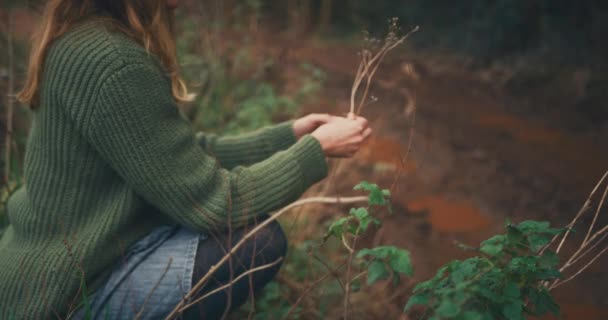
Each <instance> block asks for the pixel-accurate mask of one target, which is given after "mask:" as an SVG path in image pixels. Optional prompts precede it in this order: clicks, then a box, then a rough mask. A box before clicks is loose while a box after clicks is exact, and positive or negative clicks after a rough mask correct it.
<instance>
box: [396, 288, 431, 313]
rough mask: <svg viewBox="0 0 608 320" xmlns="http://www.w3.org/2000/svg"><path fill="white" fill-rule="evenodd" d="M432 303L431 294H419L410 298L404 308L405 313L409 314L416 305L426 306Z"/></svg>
mask: <svg viewBox="0 0 608 320" xmlns="http://www.w3.org/2000/svg"><path fill="white" fill-rule="evenodd" d="M430 301H431V294H430V293H428V292H421V293H417V294H415V295H413V296H411V297H410V299H409V300H408V301H407V304H406V305H405V307H404V308H403V312H408V311H409V310H410V309H411V308H412V307H413V306H415V305H426V304H428V303H429V302H430Z"/></svg>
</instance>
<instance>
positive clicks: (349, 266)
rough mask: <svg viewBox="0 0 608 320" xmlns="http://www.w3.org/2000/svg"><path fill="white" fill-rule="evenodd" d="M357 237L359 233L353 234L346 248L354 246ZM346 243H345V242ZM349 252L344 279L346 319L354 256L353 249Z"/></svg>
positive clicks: (345, 316)
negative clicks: (349, 244) (350, 242)
mask: <svg viewBox="0 0 608 320" xmlns="http://www.w3.org/2000/svg"><path fill="white" fill-rule="evenodd" d="M358 239H359V235H358V234H355V236H354V238H353V242H352V243H353V244H352V246H347V248H355V247H356V246H357V240H358ZM345 245H346V244H345ZM349 250H350V252H349V254H348V262H347V265H346V281H345V284H344V291H345V292H344V317H343V318H344V320H347V319H348V312H349V309H350V308H349V307H350V285H351V281H352V280H351V279H350V274H351V272H352V266H353V258H354V257H355V250H353V249H349Z"/></svg>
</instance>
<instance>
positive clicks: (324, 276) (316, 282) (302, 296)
mask: <svg viewBox="0 0 608 320" xmlns="http://www.w3.org/2000/svg"><path fill="white" fill-rule="evenodd" d="M342 266H344V264H342V265H340V266H338V267H337V268H336V269H335V270H328V272H327V273H326V274H324V275H323V276H322V277H320V278H319V279H317V280H315V281H314V282H313V283H311V284H310V285H309V286H308V288H306V289H305V290H304V291H303V292H302V293H301V294H300V296H299V297H298V300H296V302H295V303H294V304H293V305H292V306H291V308H290V309H289V311H287V314H285V316H284V317H283V318H282V319H288V318H289V316H290V315H291V314H292V313H293V312H294V310H295V309H296V308H297V307H298V305H299V304H300V303H301V302H302V300H304V297H306V296H307V295H308V293H310V291H311V290H312V289H314V287H316V286H317V285H319V284H320V283H321V282H323V280H325V279H327V277H329V276H330V275H334V274H335V272H336V271H337V270H339V269H340V268H342ZM338 281H339V280H338Z"/></svg>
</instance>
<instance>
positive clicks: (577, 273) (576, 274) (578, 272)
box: [549, 247, 608, 290]
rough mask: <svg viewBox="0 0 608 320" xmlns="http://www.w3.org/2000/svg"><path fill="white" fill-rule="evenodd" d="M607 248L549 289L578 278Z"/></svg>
mask: <svg viewBox="0 0 608 320" xmlns="http://www.w3.org/2000/svg"><path fill="white" fill-rule="evenodd" d="M607 250H608V247H606V248H604V249H603V250H602V251H600V252H599V253H598V254H597V255H595V257H593V259H591V260H590V261H589V262H587V264H586V265H585V266H583V267H582V268H580V269H579V270H578V271H577V272H576V273H575V274H573V275H572V276H570V277H569V278H568V279H566V280H564V281H559V282H554V283H553V285H551V287H550V288H549V290H551V289H555V288H557V287H559V286H561V285H562V284H564V283H566V282H568V281H570V280H572V279H574V278H576V277H577V276H578V275H579V274H581V273H582V272H583V271H585V270H586V269H587V268H589V266H590V265H592V264H593V263H594V262H595V260H597V259H599V257H601V256H602V254H604V253H605V252H606V251H607Z"/></svg>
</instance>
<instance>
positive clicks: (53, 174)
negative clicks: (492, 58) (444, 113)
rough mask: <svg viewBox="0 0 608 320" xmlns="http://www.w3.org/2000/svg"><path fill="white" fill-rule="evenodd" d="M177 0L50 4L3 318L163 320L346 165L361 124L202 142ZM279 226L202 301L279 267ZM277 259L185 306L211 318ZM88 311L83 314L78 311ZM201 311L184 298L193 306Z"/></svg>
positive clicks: (4, 275) (2, 252) (16, 200)
mask: <svg viewBox="0 0 608 320" xmlns="http://www.w3.org/2000/svg"><path fill="white" fill-rule="evenodd" d="M177 6H178V0H50V1H48V4H47V7H46V9H45V12H44V19H43V22H42V24H41V29H40V32H39V34H38V36H37V37H35V40H34V42H33V48H32V56H31V61H30V65H29V71H28V76H27V81H26V83H25V87H24V89H23V90H22V92H21V93H20V96H19V98H20V100H21V101H22V102H24V103H26V104H29V105H30V106H31V107H32V109H33V110H34V121H33V126H32V129H31V132H30V136H29V140H28V145H27V151H26V156H25V167H24V175H25V180H26V183H25V186H24V187H23V188H21V189H20V190H18V191H17V192H16V193H15V194H14V195H13V196H12V197H11V198H10V200H9V203H8V216H9V221H10V226H9V227H8V229H7V231H6V232H5V234H4V236H3V238H2V239H0V318H1V319H22V318H28V319H46V318H54V319H55V318H62V319H63V318H66V317H69V316H73V317H74V318H84V317H86V318H89V317H93V318H106V317H107V318H109V319H131V318H134V317H139V318H140V319H159V318H163V317H165V316H167V315H168V314H169V312H170V311H171V310H172V309H173V307H174V306H175V305H176V304H178V303H179V302H180V301H181V300H182V298H183V297H184V295H185V293H186V292H188V291H190V289H191V288H192V286H193V284H194V283H197V282H198V280H200V279H201V278H202V277H203V275H205V273H207V271H208V270H209V268H210V267H211V266H212V265H214V264H215V263H217V262H218V261H219V260H220V259H221V258H222V256H224V254H225V252H226V250H227V248H228V247H230V246H231V245H233V244H234V243H236V242H237V241H239V239H240V238H242V236H243V235H244V234H245V233H246V232H247V230H248V229H250V228H251V227H252V226H254V225H255V222H256V221H259V220H260V219H263V218H264V217H265V214H267V213H269V212H271V211H273V210H276V209H278V208H280V207H282V206H285V205H286V204H288V203H289V202H291V201H293V200H295V199H297V198H298V197H299V196H300V195H301V194H302V193H303V192H304V191H305V190H306V189H307V188H309V187H310V186H311V185H312V184H314V183H316V182H318V181H319V180H321V179H323V178H324V177H325V176H326V174H327V164H326V156H328V157H350V156H352V155H353V154H354V153H355V152H356V151H357V150H358V149H359V147H360V146H361V144H362V143H363V142H364V141H365V140H366V139H367V137H368V136H369V135H370V133H371V129H370V128H368V126H367V122H366V120H365V119H363V118H355V117H350V118H349V119H346V118H342V117H331V116H328V115H309V116H306V117H303V118H300V119H298V120H295V121H293V122H287V123H282V124H279V125H276V126H273V127H268V128H264V129H262V130H259V131H256V132H253V133H250V134H247V135H243V136H237V137H218V136H214V135H206V134H203V133H195V132H193V131H192V128H191V126H190V124H189V123H188V122H187V121H186V120H184V118H182V117H181V116H180V114H179V112H178V109H177V108H176V104H177V103H180V102H185V101H188V93H187V90H186V87H185V85H184V83H183V82H182V80H181V78H180V76H179V73H178V64H177V61H176V55H175V43H174V39H173V37H172V19H173V13H172V10H173V9H175V8H176V7H177ZM285 250H286V240H285V235H284V234H283V232H282V230H281V228H280V226H279V225H278V224H276V223H272V224H270V225H269V226H267V227H265V228H264V229H263V230H261V232H259V233H258V234H257V235H256V237H254V238H252V239H250V240H248V242H247V244H246V245H245V246H244V247H242V248H241V249H239V251H238V252H237V254H236V256H235V257H234V258H233V259H231V262H230V263H229V264H228V263H227V264H225V265H222V266H221V267H220V268H219V270H218V271H217V272H216V273H214V275H213V277H212V278H211V279H210V280H209V281H207V283H206V284H205V286H204V288H203V289H202V291H201V292H199V293H198V294H197V296H199V297H200V296H201V295H203V294H205V293H208V292H211V291H212V290H213V289H214V288H218V287H220V286H222V285H224V284H227V283H230V281H231V279H235V278H236V277H238V276H239V274H243V273H244V272H247V270H250V269H252V268H255V267H258V266H261V265H265V264H269V263H272V262H279V261H280V258H282V257H284V256H285ZM279 266H280V264H278V263H277V264H275V265H274V266H273V267H271V268H266V269H264V270H262V271H259V272H254V273H252V274H251V276H250V277H251V278H249V277H243V278H242V279H241V280H240V281H237V282H236V283H234V284H233V285H232V286H230V287H228V288H227V289H225V290H223V291H218V292H217V293H215V294H212V295H210V296H209V297H208V298H207V299H205V300H203V301H202V302H200V303H199V304H198V305H197V306H196V307H195V308H191V309H189V312H190V315H192V317H193V318H204V319H215V318H219V317H221V316H222V315H223V314H224V313H225V311H226V310H232V309H234V308H236V307H238V306H239V305H241V304H242V303H243V302H244V301H245V300H246V299H247V297H248V296H249V295H250V294H253V293H255V292H257V291H258V290H259V289H261V288H262V287H263V286H264V285H265V284H266V283H268V282H269V281H270V280H271V279H272V277H273V276H274V275H275V274H276V272H277V271H278V268H279ZM83 301H84V306H83V304H82V302H83ZM188 302H189V301H186V303H188Z"/></svg>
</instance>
